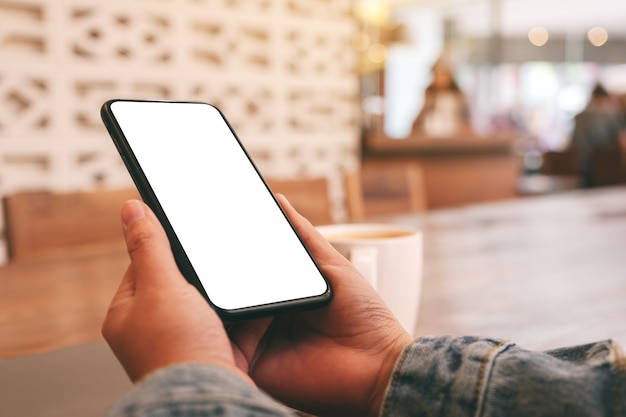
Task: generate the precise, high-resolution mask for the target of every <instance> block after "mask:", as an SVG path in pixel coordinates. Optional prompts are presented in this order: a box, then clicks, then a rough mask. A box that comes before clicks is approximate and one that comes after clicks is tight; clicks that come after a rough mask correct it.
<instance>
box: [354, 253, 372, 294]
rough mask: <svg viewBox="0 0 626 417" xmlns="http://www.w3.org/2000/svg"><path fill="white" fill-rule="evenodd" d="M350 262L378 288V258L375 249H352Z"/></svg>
mask: <svg viewBox="0 0 626 417" xmlns="http://www.w3.org/2000/svg"><path fill="white" fill-rule="evenodd" d="M350 262H352V265H354V266H355V268H356V269H358V271H359V272H360V273H361V275H363V277H364V278H365V279H366V280H367V282H369V283H370V285H371V286H372V287H374V288H377V286H378V256H377V254H376V249H375V248H352V249H351V250H350Z"/></svg>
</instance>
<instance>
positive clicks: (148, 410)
mask: <svg viewBox="0 0 626 417" xmlns="http://www.w3.org/2000/svg"><path fill="white" fill-rule="evenodd" d="M293 415H294V414H293V413H292V411H291V410H290V409H288V408H286V407H284V406H283V405H281V404H279V403H277V402H276V401H274V400H273V399H272V398H270V397H269V396H268V395H266V394H264V393H263V392H261V391H260V390H258V389H256V388H254V387H253V386H251V385H250V384H249V383H248V382H246V381H244V380H243V379H242V378H240V377H239V376H236V375H234V374H232V373H230V372H229V371H226V370H224V369H220V368H217V367H213V366H210V365H198V364H181V365H175V366H171V367H168V368H165V369H162V370H159V371H157V372H155V373H154V374H152V375H150V376H149V377H147V378H146V379H144V380H143V381H142V382H140V383H138V384H137V385H136V386H135V387H134V388H133V389H132V390H131V392H130V393H128V394H127V395H126V396H125V397H124V398H123V399H121V400H120V401H119V402H118V403H117V404H116V405H115V407H114V408H113V409H112V410H111V412H110V414H109V416H110V417H131V416H132V417H140V416H141V417H166V416H177V417H187V416H194V417H200V416H246V417H256V416H293ZM380 415H381V416H382V417H391V416H393V417H403V416H489V417H496V416H507V417H515V416H533V417H534V416H626V357H624V356H623V354H622V352H621V350H620V348H619V346H617V345H616V344H615V343H613V342H611V341H603V342H597V343H592V344H589V345H583V346H576V347H570V348H563V349H557V350H552V351H547V352H534V351H528V350H524V349H522V348H519V347H517V346H516V345H515V344H513V343H510V342H507V341H502V340H495V339H489V338H479V337H468V336H436V337H423V338H420V339H417V340H416V341H414V342H413V343H412V344H410V345H409V346H407V347H406V348H405V349H404V351H403V352H402V355H401V356H400V358H399V359H398V362H397V364H396V367H395V369H394V372H393V374H392V377H391V379H390V381H389V386H388V387H387V392H386V394H385V400H384V402H383V406H382V409H381V412H380Z"/></svg>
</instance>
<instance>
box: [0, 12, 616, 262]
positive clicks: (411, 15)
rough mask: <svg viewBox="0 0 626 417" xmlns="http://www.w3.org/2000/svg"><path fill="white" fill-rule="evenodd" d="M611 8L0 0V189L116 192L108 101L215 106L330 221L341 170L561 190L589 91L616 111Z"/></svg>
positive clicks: (448, 201)
mask: <svg viewBox="0 0 626 417" xmlns="http://www.w3.org/2000/svg"><path fill="white" fill-rule="evenodd" d="M625 17H626V3H623V2H620V1H617V0H596V1H590V0H568V1H565V0H558V1H557V0H554V1H549V2H545V1H540V0H524V1H521V0H412V1H411V0H388V1H382V0H360V1H348V0H342V1H328V0H306V1H295V0H283V1H272V0H254V1H235V0H168V1H159V2H154V1H137V2H132V3H128V2H123V1H121V0H120V1H110V2H106V4H105V3H103V4H100V3H95V2H84V1H71V0H64V1H58V2H44V1H36V0H23V1H20V0H11V1H0V21H1V22H2V24H1V25H0V102H1V103H2V105H1V106H0V197H2V196H6V195H9V194H14V193H19V192H32V191H51V192H72V191H77V190H82V191H85V190H100V189H116V188H123V187H132V185H131V181H130V179H129V177H128V175H127V174H126V172H125V169H124V168H123V166H122V164H121V162H120V159H119V157H118V156H117V154H116V151H115V150H114V148H113V146H112V144H111V143H110V140H109V139H108V137H107V135H106V133H105V131H104V129H103V126H102V124H101V122H100V119H99V106H100V104H101V103H102V102H103V101H105V100H107V99H110V98H115V97H125V98H148V99H178V100H201V101H207V102H211V103H214V104H216V105H217V106H218V107H220V108H221V109H222V110H223V111H224V113H225V114H226V116H227V118H228V119H229V120H230V121H231V122H232V124H233V126H234V128H235V130H236V131H237V133H238V134H239V136H240V138H241V140H242V141H243V143H244V144H245V146H246V147H247V148H248V150H249V151H250V154H251V156H252V157H253V159H254V161H255V162H256V163H257V165H258V167H259V169H260V170H261V172H262V173H263V174H264V175H265V176H266V177H268V178H275V179H278V180H284V179H297V178H324V179H325V180H326V181H327V184H328V194H329V199H330V201H331V205H332V217H331V219H332V220H333V221H349V220H351V219H353V217H352V212H351V211H350V210H351V209H350V208H349V207H347V203H346V201H347V200H348V197H349V196H350V195H351V194H350V190H346V181H345V179H346V178H347V176H349V175H350V174H351V173H355V172H356V173H358V174H359V180H360V181H361V182H362V187H361V188H365V191H364V190H361V191H360V192H365V193H366V194H367V188H368V187H370V186H371V187H376V186H379V187H383V188H384V187H386V186H388V187H391V188H393V186H392V185H391V184H394V183H396V181H395V180H394V179H393V178H384V176H385V175H389V172H390V171H389V170H390V168H389V167H393V169H399V167H409V168H407V169H410V167H412V166H413V167H414V166H416V164H418V165H419V167H418V170H419V175H418V176H419V183H420V187H421V189H422V191H421V192H422V194H423V197H424V198H423V200H424V201H425V202H424V203H423V204H422V206H423V207H425V208H429V209H434V208H441V207H450V206H458V205H462V204H468V203H474V202H482V201H492V200H499V199H507V198H518V197H522V196H527V195H533V194H538V193H546V192H553V191H559V190H562V189H568V188H576V187H579V186H581V181H580V176H579V171H580V169H579V168H580V165H581V162H580V159H581V158H580V156H579V155H578V153H576V152H574V151H572V148H573V147H572V137H573V132H574V119H575V116H576V115H577V114H578V113H580V112H581V111H582V110H583V109H585V108H586V107H587V106H588V102H589V100H590V96H591V92H592V90H593V89H594V87H595V86H596V85H600V84H601V86H602V87H603V88H604V89H605V90H606V91H607V92H608V93H609V94H610V95H611V98H614V100H615V108H614V109H613V110H612V111H614V112H615V114H616V117H619V115H618V113H620V112H621V111H622V110H621V109H620V108H619V106H620V104H622V105H623V104H624V103H625V102H626V100H625V96H624V93H626V62H625V60H626V29H624V25H623V24H622V22H623V21H624V18H625ZM437 85H440V87H441V89H442V91H443V93H441V94H439V93H437V91H439V90H438V89H440V87H437ZM437 97H439V98H437ZM611 153H612V154H613V155H617V154H619V152H611ZM608 159H611V158H608ZM613 159H614V160H615V161H613V162H612V165H615V166H616V167H617V165H616V164H619V161H618V160H616V159H615V158H613ZM607 164H608V163H606V164H605V163H602V164H596V165H602V166H605V165H606V166H608V165H607ZM393 169H392V170H393ZM402 169H404V168H402ZM609 171H611V170H610V169H609ZM385 173H386V174H385ZM610 174H611V173H610ZM622 174H623V172H622V169H621V165H620V166H618V167H617V168H615V169H613V171H612V174H611V175H609V178H608V179H607V178H605V179H604V180H602V181H600V182H599V183H607V182H609V183H611V182H619V181H621V179H622V177H623V175H622ZM605 177H606V175H605ZM603 181H604V182H603ZM599 183H598V184H599ZM596 185H597V184H596ZM374 194H376V192H373V194H372V195H374ZM379 194H380V192H379ZM383 194H384V192H383ZM365 202H367V199H366V200H365ZM361 211H362V212H363V210H361ZM373 213H376V211H375V210H374V212H373ZM5 217H6V216H5ZM3 230H4V228H3ZM5 235H6V231H5V232H4V233H3V234H2V236H3V239H2V240H0V242H2V246H0V253H1V254H3V255H2V257H0V260H2V262H6V258H7V255H6V237H5Z"/></svg>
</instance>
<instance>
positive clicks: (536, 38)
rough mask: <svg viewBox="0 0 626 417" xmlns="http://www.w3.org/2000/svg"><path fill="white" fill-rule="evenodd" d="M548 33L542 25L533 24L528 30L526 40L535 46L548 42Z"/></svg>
mask: <svg viewBox="0 0 626 417" xmlns="http://www.w3.org/2000/svg"><path fill="white" fill-rule="evenodd" d="M549 38H550V34H549V33H548V29H546V28H544V27H543V26H535V27H534V28H532V29H531V30H529V31H528V40H529V41H530V43H532V44H533V45H535V46H543V45H545V44H546V43H547V42H548V39H549Z"/></svg>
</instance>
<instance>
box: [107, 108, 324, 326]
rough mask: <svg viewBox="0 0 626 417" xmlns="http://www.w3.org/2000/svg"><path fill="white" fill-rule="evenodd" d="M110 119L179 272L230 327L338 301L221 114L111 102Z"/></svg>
mask: <svg viewBox="0 0 626 417" xmlns="http://www.w3.org/2000/svg"><path fill="white" fill-rule="evenodd" d="M101 115H102V120H103V121H104V124H105V126H106V128H107V130H108V131H109V134H110V135H111V137H112V139H113V142H114V143H115V146H116V147H117V150H118V152H119V153H120V155H121V157H122V159H123V161H124V163H125V165H126V168H127V169H128V171H129V172H130V175H131V177H132V178H133V180H134V182H135V185H136V186H137V189H138V190H139V193H140V194H141V196H142V198H143V199H144V201H145V202H146V204H148V205H149V206H150V207H151V208H152V210H153V211H154V212H155V214H156V215H157V217H158V218H159V220H160V221H161V224H162V225H163V227H164V228H165V231H166V232H167V235H168V237H169V240H170V245H171V247H172V251H173V253H174V256H175V259H176V262H177V264H178V267H179V269H180V271H181V272H182V274H183V275H184V276H185V278H186V279H187V280H188V281H189V282H190V283H191V284H193V285H194V286H195V287H196V288H197V289H198V291H200V293H201V294H202V295H203V296H204V297H205V298H206V299H207V301H208V302H209V303H210V304H211V305H212V306H213V308H214V309H215V310H216V311H217V312H218V314H219V315H220V316H221V317H222V318H223V319H237V318H251V317H258V316H264V315H273V314H278V313H282V312H286V311H288V310H294V309H305V308H314V307H320V306H323V305H325V304H326V303H328V302H329V301H330V299H331V298H332V291H331V287H330V285H329V282H328V280H327V279H326V277H325V276H324V274H323V273H322V271H321V269H320V268H319V266H318V265H317V264H316V262H315V260H314V259H313V257H312V256H311V254H310V253H309V251H308V250H307V248H306V247H305V245H304V243H303V242H302V240H301V239H300V237H299V236H298V234H297V232H296V231H295V229H294V228H293V226H292V224H291V223H290V221H289V219H288V218H287V216H286V215H285V213H284V212H283V210H282V208H281V207H280V205H279V203H278V201H276V199H275V198H274V195H273V194H272V193H271V191H270V189H269V187H268V186H267V184H266V183H265V181H264V180H263V178H262V177H261V175H260V174H259V172H258V170H257V168H256V167H255V165H254V163H253V162H252V160H251V159H250V157H249V155H248V153H247V152H246V150H245V149H244V147H243V146H242V144H241V142H240V141H239V139H238V138H237V136H236V135H235V133H234V131H233V130H232V128H231V127H230V125H229V124H228V122H227V121H226V119H225V118H224V116H223V115H222V113H221V112H220V111H219V110H218V109H217V108H216V107H214V106H212V105H210V104H207V103H200V102H174V101H144V100H110V101H107V102H106V103H104V104H103V106H102V110H101Z"/></svg>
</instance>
